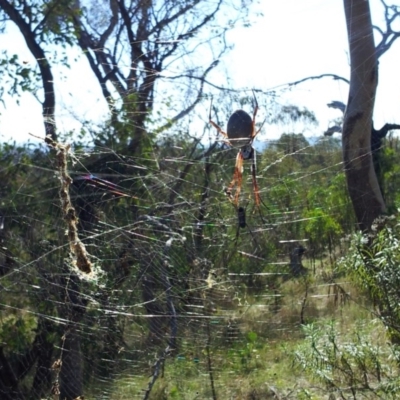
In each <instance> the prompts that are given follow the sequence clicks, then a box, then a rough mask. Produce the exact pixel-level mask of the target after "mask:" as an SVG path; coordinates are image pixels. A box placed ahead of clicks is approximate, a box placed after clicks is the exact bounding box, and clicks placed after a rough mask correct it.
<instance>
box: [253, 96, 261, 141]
mask: <svg viewBox="0 0 400 400" xmlns="http://www.w3.org/2000/svg"><path fill="white" fill-rule="evenodd" d="M253 96H254V111H253V122H252V124H253V131H252V133H251V143H252V142H253V140H254V138H255V137H256V136H257V134H258V132H260V129H261V128H260V129H259V130H258V131H256V116H257V112H258V101H257V97H256V94H255V93H254V90H253Z"/></svg>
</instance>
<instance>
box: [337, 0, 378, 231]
mask: <svg viewBox="0 0 400 400" xmlns="http://www.w3.org/2000/svg"><path fill="white" fill-rule="evenodd" d="M344 9H345V15H346V24H347V35H348V41H349V48H350V64H351V75H350V90H349V98H348V102H347V109H346V113H345V116H344V123H343V160H344V167H345V171H346V179H347V186H348V190H349V195H350V198H351V201H352V203H353V207H354V211H355V214H356V218H357V222H358V227H359V229H361V230H362V231H368V230H370V228H371V226H372V223H373V221H374V220H375V219H376V218H377V217H378V216H379V215H381V214H382V213H383V212H384V211H385V202H384V200H383V196H382V193H381V190H380V188H379V184H378V179H377V177H376V173H375V170H374V165H373V162H372V155H371V131H372V115H373V110H374V102H375V94H376V88H377V84H378V65H377V58H376V51H375V45H374V38H373V31H372V22H371V13H370V8H369V2H368V1H366V0H344Z"/></svg>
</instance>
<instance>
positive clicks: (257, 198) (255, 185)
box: [251, 150, 261, 207]
mask: <svg viewBox="0 0 400 400" xmlns="http://www.w3.org/2000/svg"><path fill="white" fill-rule="evenodd" d="M256 175H257V159H256V151H255V150H254V151H253V155H252V158H251V177H252V179H253V191H254V198H255V201H256V205H257V207H260V204H261V197H260V189H259V187H258V183H257V176H256Z"/></svg>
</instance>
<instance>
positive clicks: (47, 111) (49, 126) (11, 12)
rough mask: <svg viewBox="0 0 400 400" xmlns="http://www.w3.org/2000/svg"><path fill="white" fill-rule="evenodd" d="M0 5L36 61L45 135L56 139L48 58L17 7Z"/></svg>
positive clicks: (51, 79) (52, 84) (6, 4)
mask: <svg viewBox="0 0 400 400" xmlns="http://www.w3.org/2000/svg"><path fill="white" fill-rule="evenodd" d="M0 7H1V8H2V9H3V10H4V11H5V13H6V14H7V15H8V16H9V17H10V19H11V21H13V22H14V23H15V24H16V25H17V27H18V28H19V30H20V31H21V33H22V35H23V37H24V39H25V43H26V45H27V46H28V49H29V51H30V52H31V53H32V55H33V56H34V57H35V59H36V62H37V63H38V66H39V70H40V75H41V78H42V85H43V96H44V101H43V103H42V115H43V122H44V128H45V132H46V136H50V137H51V138H52V140H54V141H56V140H57V134H56V124H55V119H54V110H55V104H56V99H55V93H54V78H53V73H52V71H51V67H50V63H49V60H48V59H47V57H46V54H45V52H44V50H43V49H42V47H40V45H39V44H38V43H37V42H36V38H35V34H34V32H33V31H32V30H31V27H30V26H29V25H28V24H27V23H26V22H25V20H24V18H23V17H22V16H21V14H20V13H19V12H18V11H17V9H16V8H15V7H14V6H13V5H12V4H10V3H9V2H8V1H7V0H0Z"/></svg>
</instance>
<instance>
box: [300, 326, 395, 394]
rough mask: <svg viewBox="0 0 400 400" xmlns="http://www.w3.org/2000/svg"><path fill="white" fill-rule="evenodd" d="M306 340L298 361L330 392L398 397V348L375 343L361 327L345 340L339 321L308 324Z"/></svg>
mask: <svg viewBox="0 0 400 400" xmlns="http://www.w3.org/2000/svg"><path fill="white" fill-rule="evenodd" d="M303 329H304V334H305V340H304V343H302V344H301V345H300V346H299V347H298V349H297V351H296V352H295V354H294V363H295V365H296V366H297V367H298V368H301V369H302V370H304V371H306V372H307V373H309V374H310V375H311V376H312V377H313V379H315V380H316V381H319V382H321V383H322V384H323V385H324V387H325V390H326V391H327V392H330V393H333V394H336V395H339V396H342V397H344V398H348V396H351V397H352V398H358V396H365V397H366V398H376V396H385V398H393V399H394V398H396V397H397V393H398V391H399V390H400V379H399V378H398V376H397V363H398V361H399V356H400V354H399V353H398V351H397V349H396V348H393V347H390V346H387V345H382V346H379V345H375V344H373V343H371V341H370V338H369V334H368V332H364V331H363V330H362V329H361V327H359V328H358V329H356V330H355V332H354V333H353V334H352V335H351V337H350V338H348V339H346V340H344V339H343V338H342V337H341V335H340V333H339V331H338V324H336V323H335V322H333V321H331V322H330V323H329V324H327V325H320V324H311V325H306V326H304V328H303Z"/></svg>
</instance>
